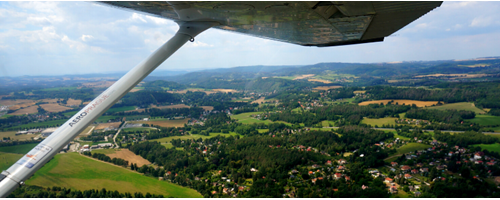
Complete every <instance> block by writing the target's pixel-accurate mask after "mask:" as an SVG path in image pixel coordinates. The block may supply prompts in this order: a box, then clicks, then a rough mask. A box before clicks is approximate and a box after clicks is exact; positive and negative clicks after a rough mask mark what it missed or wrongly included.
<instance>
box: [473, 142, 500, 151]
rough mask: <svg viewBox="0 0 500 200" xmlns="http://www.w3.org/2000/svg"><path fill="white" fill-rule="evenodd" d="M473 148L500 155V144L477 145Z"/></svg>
mask: <svg viewBox="0 0 500 200" xmlns="http://www.w3.org/2000/svg"><path fill="white" fill-rule="evenodd" d="M472 146H479V147H481V149H486V150H488V151H494V152H497V153H500V144H498V143H494V144H476V145H472Z"/></svg>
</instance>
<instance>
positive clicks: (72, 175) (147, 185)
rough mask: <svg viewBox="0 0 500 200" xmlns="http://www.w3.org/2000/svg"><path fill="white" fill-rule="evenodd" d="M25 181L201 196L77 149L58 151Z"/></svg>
mask: <svg viewBox="0 0 500 200" xmlns="http://www.w3.org/2000/svg"><path fill="white" fill-rule="evenodd" d="M26 183H27V184H28V185H38V186H42V187H52V186H59V187H66V188H73V189H78V190H89V189H97V190H100V189H102V188H106V190H111V191H113V190H117V191H119V192H121V193H125V192H130V193H135V192H142V193H147V192H149V193H154V194H162V195H164V196H172V197H185V198H192V197H201V195H200V194H199V193H198V192H196V191H195V190H192V189H189V188H184V187H181V186H178V185H175V184H172V183H168V182H166V181H158V180H157V179H154V178H151V177H147V176H143V175H141V174H139V173H136V172H132V171H130V170H127V169H125V168H123V167H119V166H115V165H112V164H109V163H104V162H100V161H96V160H93V159H91V158H89V157H86V156H83V155H79V154H78V153H66V154H58V155H56V156H55V157H54V159H53V160H51V161H50V162H48V163H47V164H45V166H43V167H42V168H41V169H40V170H38V171H37V172H36V173H35V174H34V175H33V177H32V178H30V179H29V180H27V181H26Z"/></svg>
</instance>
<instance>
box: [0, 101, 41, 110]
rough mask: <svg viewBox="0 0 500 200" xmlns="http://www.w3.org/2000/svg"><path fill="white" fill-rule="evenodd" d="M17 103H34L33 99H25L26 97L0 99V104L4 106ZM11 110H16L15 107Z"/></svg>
mask: <svg viewBox="0 0 500 200" xmlns="http://www.w3.org/2000/svg"><path fill="white" fill-rule="evenodd" d="M18 104H30V105H33V104H35V101H33V100H27V99H17V100H10V99H9V100H0V105H4V106H9V105H18ZM17 109H19V108H17ZM13 110H16V109H13Z"/></svg>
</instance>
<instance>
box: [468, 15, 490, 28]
mask: <svg viewBox="0 0 500 200" xmlns="http://www.w3.org/2000/svg"><path fill="white" fill-rule="evenodd" d="M492 21H493V20H492V18H491V17H484V16H479V17H476V18H474V19H473V20H472V22H471V23H470V26H471V27H485V26H489V25H490V24H491V22H492Z"/></svg>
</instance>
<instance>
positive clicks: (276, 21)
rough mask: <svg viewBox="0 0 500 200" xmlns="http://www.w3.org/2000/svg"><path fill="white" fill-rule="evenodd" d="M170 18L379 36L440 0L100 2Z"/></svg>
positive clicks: (275, 31)
mask: <svg viewBox="0 0 500 200" xmlns="http://www.w3.org/2000/svg"><path fill="white" fill-rule="evenodd" d="M102 3H104V4H106V5H111V6H114V7H118V8H124V9H127V10H133V11H136V12H141V13H144V14H149V15H152V16H155V17H160V18H166V19H171V20H174V21H217V22H219V23H220V24H221V25H219V26H216V27H214V28H217V29H222V30H227V31H234V32H238V33H243V34H248V35H252V36H257V37H261V38H268V39H272V40H277V41H282V42H288V43H293V44H298V45H303V46H318V47H327V46H337V45H347V44H359V43H367V42H379V41H383V40H384V37H387V36H389V35H391V34H392V33H394V32H396V31H398V30H399V29H401V28H403V27H404V26H406V25H407V24H409V23H411V22H413V21H414V20H416V19H418V18H419V17H421V16H422V15H424V14H426V13H427V12H429V11H431V10H433V9H434V8H436V7H439V6H440V5H441V3H442V2H441V1H431V2H415V1H404V2H397V1H388V2H371V1H363V2H361V1H306V2H299V1H290V2H287V1H279V2H272V1H271V2H268V1H258V2H250V1H245V2H224V1H222V2H219V1H218V2H182V1H176V2H159V1H158V2H143V1H138V2H124V1H119V2H102Z"/></svg>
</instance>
